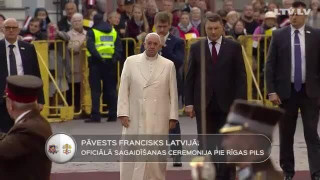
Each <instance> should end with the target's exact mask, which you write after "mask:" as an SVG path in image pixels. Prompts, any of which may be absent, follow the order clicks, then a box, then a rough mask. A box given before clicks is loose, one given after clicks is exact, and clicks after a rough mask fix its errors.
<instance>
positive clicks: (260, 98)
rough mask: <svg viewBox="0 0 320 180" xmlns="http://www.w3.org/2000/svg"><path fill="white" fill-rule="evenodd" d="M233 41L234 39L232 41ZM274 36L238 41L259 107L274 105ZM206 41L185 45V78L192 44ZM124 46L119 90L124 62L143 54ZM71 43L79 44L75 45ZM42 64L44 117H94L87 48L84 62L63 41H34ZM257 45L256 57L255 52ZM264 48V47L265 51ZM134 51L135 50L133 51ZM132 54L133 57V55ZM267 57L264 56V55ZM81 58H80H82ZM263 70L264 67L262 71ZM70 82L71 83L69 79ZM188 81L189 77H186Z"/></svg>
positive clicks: (128, 41)
mask: <svg viewBox="0 0 320 180" xmlns="http://www.w3.org/2000/svg"><path fill="white" fill-rule="evenodd" d="M226 37H227V38H231V39H233V38H232V37H230V36H229V37H228V36H226ZM270 37H271V36H262V35H261V36H252V35H251V36H240V37H239V38H238V39H237V41H238V42H240V44H241V47H242V54H243V59H244V64H245V67H246V72H247V86H248V92H247V95H248V100H249V101H256V102H259V103H263V104H267V105H271V103H270V102H269V101H268V100H267V94H266V85H265V84H266V83H265V76H264V67H265V62H266V59H267V50H268V46H269V42H270ZM201 39H205V37H199V38H196V39H192V40H189V41H185V59H184V67H183V68H184V76H185V75H186V72H187V66H188V59H189V52H190V47H191V45H192V43H194V42H196V41H198V40H201ZM233 40H234V39H233ZM121 41H122V45H123V52H124V53H123V59H122V60H120V61H118V64H117V80H118V86H117V88H118V87H119V82H120V75H121V68H122V67H121V64H122V63H121V62H123V61H124V60H125V59H126V58H127V57H128V56H130V55H132V53H134V54H137V53H140V47H141V45H142V42H136V41H135V39H133V38H122V39H121ZM68 43H79V42H71V41H69V42H68ZM33 44H34V46H35V48H36V51H37V55H38V60H39V66H40V71H41V75H42V80H43V90H44V97H45V105H44V108H43V111H42V112H41V113H42V115H43V116H45V117H47V118H48V120H49V122H62V121H67V120H72V119H73V118H74V116H77V115H80V114H82V113H85V114H88V115H90V113H91V93H90V84H89V68H88V60H87V59H88V58H87V56H86V48H85V45H83V46H82V49H81V52H80V58H81V59H80V60H79V59H77V60H75V59H74V52H73V49H71V50H70V52H69V51H68V50H67V49H66V42H64V41H62V40H56V41H34V42H33ZM254 44H255V47H256V50H255V51H256V53H254V51H253V46H254ZM262 46H263V47H262ZM132 48H133V49H132ZM130 53H131V54H130ZM261 53H263V54H261ZM78 57H79V56H78ZM75 61H80V62H81V71H82V77H81V98H80V105H81V106H80V110H78V111H77V112H75V108H74V102H75V99H74V98H75V97H74V94H75V92H74V89H75V88H74V84H75V81H74V73H73V72H74V69H73V67H74V66H73V65H74V63H75ZM261 66H262V67H261ZM66 77H68V79H69V83H68V81H67V78H66ZM184 78H185V77H184ZM68 84H69V85H71V87H72V102H71V103H70V104H68V102H67V100H66V99H67V96H66V89H67V88H66V87H65V86H68ZM100 107H101V108H100V112H101V113H102V114H107V113H108V111H107V110H105V107H107V105H106V104H103V102H102V100H101V106H100ZM180 114H183V108H182V109H180Z"/></svg>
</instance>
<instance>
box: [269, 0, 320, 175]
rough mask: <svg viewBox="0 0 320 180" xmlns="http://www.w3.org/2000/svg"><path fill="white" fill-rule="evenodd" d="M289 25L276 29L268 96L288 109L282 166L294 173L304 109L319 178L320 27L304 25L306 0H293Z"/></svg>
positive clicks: (311, 157) (282, 136)
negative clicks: (295, 145) (299, 121)
mask: <svg viewBox="0 0 320 180" xmlns="http://www.w3.org/2000/svg"><path fill="white" fill-rule="evenodd" d="M292 8H293V10H294V13H293V14H291V15H290V23H291V25H290V26H287V27H284V28H281V29H279V30H276V31H274V32H273V35H272V40H271V44H270V48H269V54H268V59H267V65H266V78H267V90H268V95H269V100H270V101H271V102H272V103H273V104H274V105H280V107H281V108H283V109H284V110H286V115H285V118H284V119H283V120H281V121H280V123H279V133H280V166H281V168H282V170H283V172H284V175H285V176H286V179H288V180H290V179H292V178H293V176H294V173H295V171H294V152H293V142H294V134H295V129H296V123H297V118H298V112H299V109H300V111H301V116H302V122H303V128H304V137H305V140H306V144H307V150H308V159H309V168H310V171H311V175H312V179H313V180H319V179H320V161H319V159H320V140H319V135H318V132H317V127H318V122H319V107H318V104H317V103H318V99H319V97H320V51H318V50H316V49H314V48H317V47H320V31H319V30H318V29H317V30H316V29H313V28H312V27H309V26H307V25H305V22H306V18H307V16H306V15H305V14H301V13H304V11H303V9H305V8H306V5H305V3H303V2H300V1H296V2H294V3H293V4H292Z"/></svg>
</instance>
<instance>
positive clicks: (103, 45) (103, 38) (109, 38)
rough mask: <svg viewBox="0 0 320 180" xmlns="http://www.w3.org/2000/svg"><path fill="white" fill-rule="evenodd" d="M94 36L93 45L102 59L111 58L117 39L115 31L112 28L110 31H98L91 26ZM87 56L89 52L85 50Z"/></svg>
mask: <svg viewBox="0 0 320 180" xmlns="http://www.w3.org/2000/svg"><path fill="white" fill-rule="evenodd" d="M92 31H93V33H94V38H95V46H96V49H97V51H98V53H99V54H100V56H101V57H102V58H103V59H111V58H112V56H113V54H114V49H115V45H114V43H115V42H116V39H117V31H116V30H115V29H114V28H112V31H111V32H109V33H105V32H102V31H99V30H97V29H95V28H92ZM87 56H88V57H90V56H91V54H90V52H89V51H88V50H87Z"/></svg>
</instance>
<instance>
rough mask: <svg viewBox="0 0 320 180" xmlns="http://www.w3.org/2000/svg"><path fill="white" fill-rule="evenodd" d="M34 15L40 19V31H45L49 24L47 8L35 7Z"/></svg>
mask: <svg viewBox="0 0 320 180" xmlns="http://www.w3.org/2000/svg"><path fill="white" fill-rule="evenodd" d="M34 17H35V18H38V19H40V20H41V24H40V30H41V32H47V29H48V27H49V24H50V23H51V21H50V18H49V15H48V12H47V10H46V9H45V8H37V9H36V10H35V11H34Z"/></svg>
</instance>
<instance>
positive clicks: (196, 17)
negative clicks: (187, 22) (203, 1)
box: [191, 7, 201, 34]
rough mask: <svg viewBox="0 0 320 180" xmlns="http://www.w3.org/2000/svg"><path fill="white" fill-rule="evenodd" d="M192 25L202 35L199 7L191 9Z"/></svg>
mask: <svg viewBox="0 0 320 180" xmlns="http://www.w3.org/2000/svg"><path fill="white" fill-rule="evenodd" d="M191 24H192V26H193V27H194V28H196V29H197V30H198V32H199V34H200V33H201V10H200V8H198V7H193V8H191Z"/></svg>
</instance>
